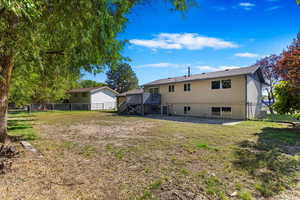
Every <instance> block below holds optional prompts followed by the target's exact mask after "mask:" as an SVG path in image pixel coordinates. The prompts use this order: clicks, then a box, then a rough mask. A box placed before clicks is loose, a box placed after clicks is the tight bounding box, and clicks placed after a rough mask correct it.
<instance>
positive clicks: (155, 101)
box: [117, 88, 161, 115]
mask: <svg viewBox="0 0 300 200" xmlns="http://www.w3.org/2000/svg"><path fill="white" fill-rule="evenodd" d="M160 100H161V97H160V94H158V93H155V94H154V93H150V92H145V91H144V89H143V88H138V89H133V90H130V91H128V92H124V93H121V94H119V95H117V105H118V112H119V113H128V114H142V115H144V114H154V113H160V107H161V101H160Z"/></svg>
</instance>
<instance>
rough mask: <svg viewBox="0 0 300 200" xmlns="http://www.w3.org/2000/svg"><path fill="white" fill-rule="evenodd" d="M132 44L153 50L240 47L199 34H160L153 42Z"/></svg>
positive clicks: (140, 41)
mask: <svg viewBox="0 0 300 200" xmlns="http://www.w3.org/2000/svg"><path fill="white" fill-rule="evenodd" d="M130 43H132V44H134V45H137V46H143V47H147V48H151V49H188V50H199V49H203V48H213V49H224V48H237V47H238V45H236V44H234V43H233V42H229V41H225V40H222V39H219V38H213V37H206V36H200V35H199V34H197V33H182V34H179V33H160V34H159V35H157V36H156V37H155V38H153V39H151V40H142V39H132V40H130Z"/></svg>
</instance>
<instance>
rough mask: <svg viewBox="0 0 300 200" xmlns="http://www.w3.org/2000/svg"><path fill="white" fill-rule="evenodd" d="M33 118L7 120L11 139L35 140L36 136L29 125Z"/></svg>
mask: <svg viewBox="0 0 300 200" xmlns="http://www.w3.org/2000/svg"><path fill="white" fill-rule="evenodd" d="M32 121H35V119H17V120H16V119H14V120H8V133H9V136H10V138H11V139H12V141H20V140H36V139H38V136H37V134H36V132H35V131H34V129H33V127H32V126H31V122H32Z"/></svg>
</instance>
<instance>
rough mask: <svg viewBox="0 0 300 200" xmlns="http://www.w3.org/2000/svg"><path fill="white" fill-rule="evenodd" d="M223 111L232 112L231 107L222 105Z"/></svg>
mask: <svg viewBox="0 0 300 200" xmlns="http://www.w3.org/2000/svg"><path fill="white" fill-rule="evenodd" d="M222 113H231V107H222Z"/></svg>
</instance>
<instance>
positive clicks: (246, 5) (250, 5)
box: [239, 2, 255, 10]
mask: <svg viewBox="0 0 300 200" xmlns="http://www.w3.org/2000/svg"><path fill="white" fill-rule="evenodd" d="M239 6H240V7H242V8H243V9H245V10H251V9H252V8H253V7H254V6H255V4H253V3H250V2H241V3H239Z"/></svg>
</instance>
